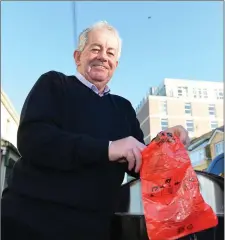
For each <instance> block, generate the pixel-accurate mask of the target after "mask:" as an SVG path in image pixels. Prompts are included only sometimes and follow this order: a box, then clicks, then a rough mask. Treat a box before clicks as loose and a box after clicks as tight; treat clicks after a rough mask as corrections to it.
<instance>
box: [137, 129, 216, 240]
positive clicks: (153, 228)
mask: <svg viewBox="0 0 225 240" xmlns="http://www.w3.org/2000/svg"><path fill="white" fill-rule="evenodd" d="M140 178H141V188H142V201H143V208H144V216H145V222H146V228H147V233H148V237H149V239H151V240H175V239H179V238H181V237H184V236H186V235H189V234H192V233H195V232H199V231H202V230H205V229H208V228H211V227H215V226H216V225H217V224H218V219H217V216H216V214H215V213H214V212H213V210H212V208H211V207H210V206H209V205H208V204H207V203H206V202H205V201H204V199H203V197H202V195H201V193H200V189H199V182H198V179H197V175H196V173H195V171H194V169H193V167H192V166H191V161H190V158H189V156H188V153H187V151H186V149H185V147H184V145H183V144H182V143H181V141H180V139H179V138H178V137H176V136H172V135H171V134H170V133H164V132H162V133H160V134H159V135H158V136H157V137H156V138H155V139H154V140H153V141H152V142H151V143H150V144H149V145H148V147H147V148H145V149H144V151H143V152H142V167H141V171H140ZM206 187H207V186H206Z"/></svg>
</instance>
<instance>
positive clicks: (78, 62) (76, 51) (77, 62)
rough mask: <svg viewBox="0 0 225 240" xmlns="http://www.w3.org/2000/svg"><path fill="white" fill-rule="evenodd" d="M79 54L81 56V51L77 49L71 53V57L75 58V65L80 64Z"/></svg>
mask: <svg viewBox="0 0 225 240" xmlns="http://www.w3.org/2000/svg"><path fill="white" fill-rule="evenodd" d="M80 56H81V52H80V51H78V50H75V51H74V53H73V57H74V60H75V62H76V65H77V66H79V65H80Z"/></svg>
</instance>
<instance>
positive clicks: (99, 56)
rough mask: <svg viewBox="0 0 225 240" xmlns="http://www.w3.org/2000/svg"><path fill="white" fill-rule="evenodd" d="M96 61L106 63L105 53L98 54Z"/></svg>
mask: <svg viewBox="0 0 225 240" xmlns="http://www.w3.org/2000/svg"><path fill="white" fill-rule="evenodd" d="M98 59H99V60H101V61H102V62H106V61H107V53H106V52H104V51H101V52H99V53H98Z"/></svg>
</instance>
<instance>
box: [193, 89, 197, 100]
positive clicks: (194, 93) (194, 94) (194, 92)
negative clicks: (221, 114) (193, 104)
mask: <svg viewBox="0 0 225 240" xmlns="http://www.w3.org/2000/svg"><path fill="white" fill-rule="evenodd" d="M193 97H194V98H197V91H196V89H195V88H193Z"/></svg>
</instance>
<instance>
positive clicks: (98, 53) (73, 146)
mask: <svg viewBox="0 0 225 240" xmlns="http://www.w3.org/2000/svg"><path fill="white" fill-rule="evenodd" d="M120 53H121V40H120V37H119V35H118V32H117V31H116V29H114V28H113V27H112V26H110V25H109V24H107V23H106V22H98V23H97V24H95V25H93V26H92V27H90V28H87V29H86V30H84V31H83V32H82V33H81V34H80V37H79V45H78V49H77V50H76V51H75V52H74V59H75V62H76V65H77V73H76V74H75V76H65V75H64V74H62V73H59V72H55V71H50V72H47V73H45V74H43V75H42V76H41V77H40V78H39V79H38V81H37V82H36V83H35V85H34V87H33V88H32V90H31V91H30V93H29V95H28V97H27V99H26V101H25V103H24V106H23V109H22V114H21V121H20V126H19V130H18V149H19V152H20V153H21V156H22V157H21V159H20V160H19V161H18V162H17V163H16V164H15V167H14V170H13V174H12V176H11V178H10V180H9V183H8V185H9V186H8V188H7V189H6V190H5V191H4V194H3V198H2V237H3V239H4V240H9V239H15V238H17V239H23V240H24V239H29V240H35V239H38V240H39V239H40V240H44V239H48V240H49V239H54V240H59V239H60V240H70V239H71V240H72V239H73V240H75V239H76V240H89V239H92V240H107V239H108V235H109V225H110V219H111V216H112V215H113V211H114V204H115V200H116V198H117V194H118V192H119V189H120V186H121V183H122V181H123V178H124V174H125V172H128V173H129V174H131V175H133V176H135V177H138V172H139V169H140V167H141V151H142V150H143V149H144V148H145V145H144V141H143V133H142V131H141V129H140V125H139V122H138V120H137V119H136V114H135V111H134V109H133V108H132V105H131V103H130V102H129V101H128V100H126V99H124V98H122V97H120V96H117V95H113V94H111V93H110V90H109V88H108V86H107V84H108V82H109V81H110V79H111V78H112V76H113V73H114V71H115V70H116V68H117V65H118V60H119V57H120ZM168 132H171V133H173V134H177V135H179V136H180V138H181V140H182V141H183V142H184V144H186V143H188V135H187V132H186V131H185V130H184V129H183V128H182V127H180V126H178V127H173V128H170V129H168Z"/></svg>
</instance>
